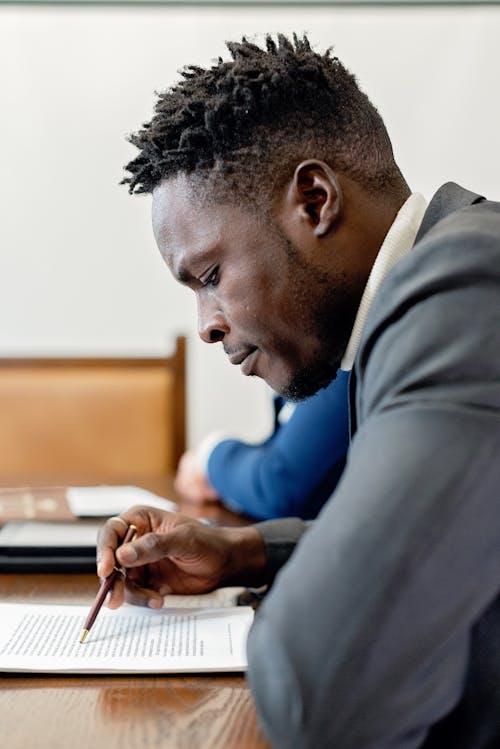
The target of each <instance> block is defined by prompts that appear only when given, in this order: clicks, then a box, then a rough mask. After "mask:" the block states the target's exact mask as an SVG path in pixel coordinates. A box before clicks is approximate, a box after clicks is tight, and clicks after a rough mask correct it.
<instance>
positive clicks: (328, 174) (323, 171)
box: [287, 159, 343, 237]
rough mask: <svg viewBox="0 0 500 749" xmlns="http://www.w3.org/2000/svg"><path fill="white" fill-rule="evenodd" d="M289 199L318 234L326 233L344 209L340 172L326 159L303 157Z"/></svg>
mask: <svg viewBox="0 0 500 749" xmlns="http://www.w3.org/2000/svg"><path fill="white" fill-rule="evenodd" d="M287 203H288V205H287V208H288V210H291V211H292V212H293V213H295V219H296V220H297V219H299V221H301V222H302V221H306V222H307V224H308V225H309V227H311V228H312V229H313V231H314V233H315V235H316V236H317V237H323V236H325V235H326V234H328V232H329V231H330V230H331V229H332V226H333V224H334V223H335V222H336V221H337V220H338V218H339V216H340V214H341V212H342V204H343V200H342V188H341V186H340V183H339V180H338V177H337V175H336V174H335V172H334V171H333V170H332V169H331V168H330V167H329V166H328V164H326V163H325V162H324V161H318V160H316V159H308V160H307V161H302V162H301V163H300V164H299V165H298V166H297V168H296V169H295V172H294V175H293V179H292V182H291V183H290V185H289V190H288V195H287Z"/></svg>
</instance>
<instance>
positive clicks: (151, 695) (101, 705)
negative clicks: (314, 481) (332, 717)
mask: <svg viewBox="0 0 500 749" xmlns="http://www.w3.org/2000/svg"><path fill="white" fill-rule="evenodd" d="M131 483H132V482H131ZM137 483H139V482H137ZM140 483H141V484H142V486H144V487H145V488H149V489H150V490H152V491H156V492H157V493H158V494H160V495H162V496H170V497H171V498H173V499H178V498H177V497H175V493H174V492H173V491H172V488H171V483H170V482H164V481H162V482H160V481H155V482H143V481H141V482H140ZM180 509H181V510H182V511H183V512H184V513H186V514H190V515H193V516H197V515H204V516H205V517H206V516H207V515H208V516H210V517H212V518H213V519H214V520H216V521H218V522H219V523H221V524H227V525H242V524H245V519H243V518H239V517H238V516H234V515H233V514H232V513H229V512H228V511H226V510H224V509H223V508H221V507H220V506H216V505H214V506H211V507H210V508H205V509H204V511H203V510H200V508H198V507H196V508H195V507H190V506H189V505H186V503H183V504H181V508H180ZM207 510H208V511H207ZM246 522H248V521H246ZM97 589H98V581H97V578H96V577H95V576H94V575H88V574H45V575H36V574H12V573H10V574H1V575H0V601H16V602H18V603H21V602H28V601H29V602H37V603H78V604H88V605H89V606H90V605H91V604H92V601H93V600H94V596H95V594H96V591H97ZM0 715H1V723H0V726H1V728H0V732H1V745H2V746H5V747H8V749H269V744H268V743H267V741H266V740H265V738H264V736H263V734H262V732H261V729H260V727H259V723H258V718H257V713H256V710H255V706H254V702H253V699H252V695H251V692H250V689H249V687H248V685H247V682H246V680H245V677H244V676H243V675H241V676H240V675H220V674H217V675H216V674H214V675H211V674H202V675H199V676H193V675H189V676H164V675H161V676H136V675H134V676H43V677H40V676H30V675H19V674H16V675H12V674H0Z"/></svg>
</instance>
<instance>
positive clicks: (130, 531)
mask: <svg viewBox="0 0 500 749" xmlns="http://www.w3.org/2000/svg"><path fill="white" fill-rule="evenodd" d="M120 520H121V518H120ZM136 530H137V528H136V527H135V525H132V524H131V525H129V526H128V528H127V532H126V534H125V536H124V538H123V541H122V545H123V544H128V543H129V542H130V541H132V539H133V537H134V536H135V533H136ZM119 575H123V576H124V577H125V570H124V569H123V567H116V566H115V568H114V569H113V571H112V572H111V574H110V575H108V576H107V577H106V578H105V579H104V580H103V581H102V583H101V587H100V588H99V592H98V593H97V596H96V598H95V601H94V603H93V605H92V608H91V609H90V611H89V615H88V616H87V619H86V620H85V624H84V625H83V629H82V632H81V635H80V642H85V640H86V639H87V636H88V633H89V632H90V629H91V627H92V625H93V624H94V622H95V620H96V618H97V614H98V613H99V611H100V610H101V608H102V605H103V603H104V601H105V600H106V596H107V595H108V593H109V591H110V590H111V588H112V587H113V585H114V583H115V581H116V579H117V577H118V576H119Z"/></svg>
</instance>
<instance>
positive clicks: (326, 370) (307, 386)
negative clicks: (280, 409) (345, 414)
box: [281, 243, 360, 401]
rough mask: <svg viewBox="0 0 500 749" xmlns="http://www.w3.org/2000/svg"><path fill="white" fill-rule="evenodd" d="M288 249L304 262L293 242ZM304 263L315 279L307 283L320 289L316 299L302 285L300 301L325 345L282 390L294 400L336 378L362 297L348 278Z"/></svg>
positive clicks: (297, 293)
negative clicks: (350, 285)
mask: <svg viewBox="0 0 500 749" xmlns="http://www.w3.org/2000/svg"><path fill="white" fill-rule="evenodd" d="M288 249H289V254H290V256H291V258H293V260H292V261H293V262H297V261H298V262H299V263H300V260H298V258H297V255H296V253H295V252H294V249H293V246H291V245H290V244H289V243H288ZM292 253H293V254H292ZM300 264H301V265H302V268H303V270H305V271H306V273H307V274H308V275H310V279H311V281H313V283H311V284H306V288H309V289H311V288H313V289H314V288H315V290H316V292H317V293H316V294H315V295H314V298H313V299H311V298H310V297H305V295H304V286H302V285H301V286H300V288H296V290H295V297H296V303H297V304H298V305H299V309H300V308H302V309H303V313H304V314H303V319H304V320H305V321H306V326H307V329H308V330H309V331H313V332H314V334H315V336H316V337H317V338H318V340H319V341H321V342H322V345H321V349H320V350H319V352H318V353H317V354H316V355H315V356H314V357H313V358H311V360H310V361H309V362H307V363H306V364H304V365H303V366H301V367H299V368H297V369H296V370H295V372H293V374H292V377H291V379H290V382H289V383H288V385H286V387H284V388H283V389H282V390H281V395H282V396H283V397H284V398H287V399H288V400H291V401H300V400H304V399H305V398H309V397H311V396H312V395H315V393H317V392H318V390H321V389H322V388H325V387H327V386H328V385H329V384H330V382H332V380H334V379H335V378H336V376H337V371H338V369H339V368H340V363H341V361H342V357H343V356H344V353H345V350H346V348H347V344H348V342H349V338H350V337H351V332H352V328H353V326H354V320H355V319H356V313H357V310H358V306H359V301H360V300H359V298H358V296H357V294H355V293H352V291H350V290H349V284H348V282H347V279H345V280H343V279H340V281H339V280H338V279H335V281H334V280H333V279H331V278H328V277H327V276H326V275H325V274H324V273H322V272H320V271H318V270H317V269H313V268H310V267H308V266H305V265H304V264H302V263H300ZM307 321H308V322H307Z"/></svg>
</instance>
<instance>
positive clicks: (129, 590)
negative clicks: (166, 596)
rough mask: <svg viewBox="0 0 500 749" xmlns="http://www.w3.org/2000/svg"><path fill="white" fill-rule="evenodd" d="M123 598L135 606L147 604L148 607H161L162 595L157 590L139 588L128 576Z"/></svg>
mask: <svg viewBox="0 0 500 749" xmlns="http://www.w3.org/2000/svg"><path fill="white" fill-rule="evenodd" d="M125 599H126V601H127V602H128V603H133V604H134V605H135V606H148V607H149V608H150V609H161V607H162V606H163V596H161V595H160V594H159V593H158V591H156V590H150V589H149V588H141V587H140V585H137V584H136V583H134V581H133V580H130V579H129V578H128V579H127V580H126V581H125Z"/></svg>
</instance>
